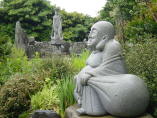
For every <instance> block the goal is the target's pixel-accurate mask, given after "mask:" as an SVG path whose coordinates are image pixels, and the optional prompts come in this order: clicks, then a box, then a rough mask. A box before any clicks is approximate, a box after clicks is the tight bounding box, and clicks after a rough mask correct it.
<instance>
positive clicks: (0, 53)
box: [0, 25, 12, 62]
mask: <svg viewBox="0 0 157 118" xmlns="http://www.w3.org/2000/svg"><path fill="white" fill-rule="evenodd" d="M4 29H6V26H3V25H0V62H3V61H4V60H5V59H6V58H7V57H8V56H9V54H10V53H11V47H12V44H11V39H10V37H9V36H8V35H7V33H6V32H5V31H4Z"/></svg>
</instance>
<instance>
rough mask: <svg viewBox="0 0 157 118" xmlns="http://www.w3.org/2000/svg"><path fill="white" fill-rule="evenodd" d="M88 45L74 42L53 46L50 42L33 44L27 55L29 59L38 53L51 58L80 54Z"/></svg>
mask: <svg viewBox="0 0 157 118" xmlns="http://www.w3.org/2000/svg"><path fill="white" fill-rule="evenodd" d="M85 48H86V45H85V43H84V42H74V43H67V42H65V43H64V44H51V43H50V42H36V41H34V42H31V43H29V45H28V46H27V49H26V54H27V55H28V57H29V58H32V57H34V55H35V53H36V52H38V53H39V54H40V56H41V57H51V56H53V55H67V54H72V53H75V54H80V53H81V52H82V51H83V50H85Z"/></svg>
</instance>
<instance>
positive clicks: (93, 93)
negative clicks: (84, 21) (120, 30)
mask: <svg viewBox="0 0 157 118" xmlns="http://www.w3.org/2000/svg"><path fill="white" fill-rule="evenodd" d="M114 35H115V31H114V27H113V25H112V24H111V23H109V22H107V21H99V22H97V23H95V24H94V25H93V26H92V28H91V31H90V34H89V37H88V42H87V46H88V47H89V48H91V50H92V53H91V55H90V56H89V57H88V59H87V61H86V66H85V67H84V68H83V69H82V70H81V71H80V72H79V73H78V74H77V75H76V76H75V77H74V79H75V82H76V88H75V91H74V96H75V99H76V100H77V102H78V105H79V106H80V108H79V109H77V113H78V114H80V115H82V114H87V115H94V116H100V115H106V114H111V115H114V116H119V117H134V116H138V115H141V114H143V113H144V112H145V110H146V108H147V106H148V103H149V93H148V90H147V87H146V86H145V84H144V82H143V80H142V79H140V78H139V77H137V76H135V75H132V74H127V70H126V67H125V64H124V60H123V57H122V50H121V45H120V43H119V42H118V41H116V40H115V39H114Z"/></svg>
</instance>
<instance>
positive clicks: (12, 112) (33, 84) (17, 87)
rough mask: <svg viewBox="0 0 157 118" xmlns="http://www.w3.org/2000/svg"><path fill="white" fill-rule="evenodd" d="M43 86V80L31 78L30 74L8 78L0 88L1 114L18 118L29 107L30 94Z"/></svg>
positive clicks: (7, 117)
mask: <svg viewBox="0 0 157 118" xmlns="http://www.w3.org/2000/svg"><path fill="white" fill-rule="evenodd" d="M41 86H42V81H41V80H39V79H38V80H36V79H29V76H27V75H25V76H18V75H16V76H15V78H13V79H10V80H8V81H7V82H6V83H5V84H4V85H3V86H2V87H1V89H0V95H1V96H0V114H4V115H5V117H6V118H17V117H18V115H19V114H21V113H22V112H23V111H26V110H28V109H29V106H30V95H32V94H34V93H35V92H36V91H38V90H39V89H40V88H41Z"/></svg>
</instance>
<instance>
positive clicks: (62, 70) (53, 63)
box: [42, 56, 74, 80]
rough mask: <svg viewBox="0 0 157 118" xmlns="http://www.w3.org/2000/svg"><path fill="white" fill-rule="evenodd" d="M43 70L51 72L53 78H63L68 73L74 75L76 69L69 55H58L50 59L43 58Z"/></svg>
mask: <svg viewBox="0 0 157 118" xmlns="http://www.w3.org/2000/svg"><path fill="white" fill-rule="evenodd" d="M42 68H43V70H45V69H46V70H47V71H49V72H50V73H51V75H50V78H51V79H54V80H56V79H61V78H62V77H65V76H67V75H73V73H74V71H73V68H72V65H71V62H70V59H69V58H68V57H64V56H56V57H53V58H49V59H43V67H42Z"/></svg>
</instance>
